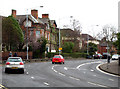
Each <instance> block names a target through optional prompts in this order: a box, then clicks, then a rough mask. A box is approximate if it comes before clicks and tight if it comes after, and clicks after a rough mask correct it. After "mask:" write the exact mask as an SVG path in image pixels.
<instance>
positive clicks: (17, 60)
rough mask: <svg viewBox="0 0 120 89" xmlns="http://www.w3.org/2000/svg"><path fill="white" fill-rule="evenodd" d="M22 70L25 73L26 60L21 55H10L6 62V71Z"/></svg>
mask: <svg viewBox="0 0 120 89" xmlns="http://www.w3.org/2000/svg"><path fill="white" fill-rule="evenodd" d="M11 71H13V72H14V71H20V72H21V73H24V62H23V61H22V58H21V57H9V58H8V59H7V61H6V64H5V73H8V72H11Z"/></svg>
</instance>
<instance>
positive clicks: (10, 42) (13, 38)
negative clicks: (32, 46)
mask: <svg viewBox="0 0 120 89" xmlns="http://www.w3.org/2000/svg"><path fill="white" fill-rule="evenodd" d="M2 34H3V36H2V39H3V44H4V45H5V46H6V47H7V50H17V49H18V45H19V44H20V43H22V42H23V41H24V36H23V32H22V29H21V28H20V26H19V24H18V22H17V20H16V19H15V18H14V17H13V16H8V17H6V18H4V19H3V22H2Z"/></svg>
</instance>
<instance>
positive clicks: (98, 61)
mask: <svg viewBox="0 0 120 89" xmlns="http://www.w3.org/2000/svg"><path fill="white" fill-rule="evenodd" d="M93 63H101V62H100V61H98V62H90V63H83V64H80V65H79V66H77V67H76V68H77V69H79V68H80V67H81V66H84V65H87V64H93Z"/></svg>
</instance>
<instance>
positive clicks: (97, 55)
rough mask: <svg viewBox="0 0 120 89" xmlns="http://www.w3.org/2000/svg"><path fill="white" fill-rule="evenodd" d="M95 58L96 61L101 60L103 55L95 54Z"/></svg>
mask: <svg viewBox="0 0 120 89" xmlns="http://www.w3.org/2000/svg"><path fill="white" fill-rule="evenodd" d="M93 58H94V59H101V58H102V55H101V54H95V55H93Z"/></svg>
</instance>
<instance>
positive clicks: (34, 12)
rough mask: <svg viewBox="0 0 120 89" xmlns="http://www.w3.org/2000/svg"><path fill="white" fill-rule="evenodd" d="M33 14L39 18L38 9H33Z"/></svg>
mask: <svg viewBox="0 0 120 89" xmlns="http://www.w3.org/2000/svg"><path fill="white" fill-rule="evenodd" d="M31 15H32V16H34V17H35V18H36V19H38V10H35V9H33V10H31Z"/></svg>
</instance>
